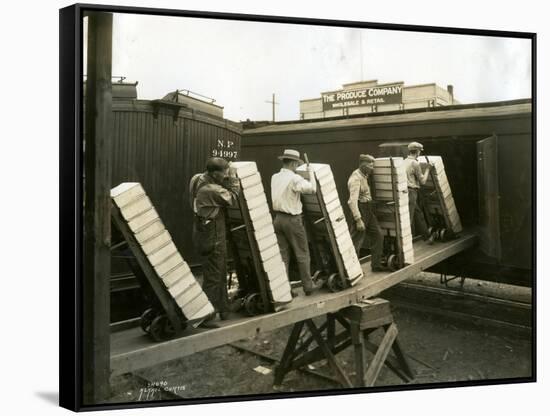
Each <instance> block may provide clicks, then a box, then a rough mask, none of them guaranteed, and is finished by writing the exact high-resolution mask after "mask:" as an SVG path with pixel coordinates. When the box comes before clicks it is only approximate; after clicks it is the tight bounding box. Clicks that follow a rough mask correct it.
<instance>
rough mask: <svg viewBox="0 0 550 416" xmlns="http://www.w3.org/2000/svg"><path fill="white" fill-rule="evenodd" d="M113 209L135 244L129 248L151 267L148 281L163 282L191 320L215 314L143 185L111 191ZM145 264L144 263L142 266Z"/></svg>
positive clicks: (148, 271) (131, 243) (124, 186)
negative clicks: (118, 214) (158, 280)
mask: <svg viewBox="0 0 550 416" xmlns="http://www.w3.org/2000/svg"><path fill="white" fill-rule="evenodd" d="M111 200H112V202H113V209H115V210H118V211H119V213H120V216H121V217H122V221H120V222H117V224H118V226H119V227H124V228H126V229H125V230H121V231H123V234H125V235H129V236H130V237H131V238H132V240H133V241H131V242H130V241H129V246H130V248H131V249H132V251H133V254H134V256H136V258H138V262H139V260H142V261H144V262H145V263H146V264H148V265H149V266H150V267H147V270H144V273H145V275H146V276H147V278H149V279H151V278H153V279H160V280H161V281H162V283H163V286H164V287H165V288H166V290H167V292H168V293H169V294H170V296H171V297H172V298H173V300H174V301H175V302H176V304H177V305H178V307H179V309H180V310H181V313H182V314H183V315H184V316H185V318H186V319H187V320H189V321H194V320H199V319H201V318H204V317H206V316H207V315H209V314H211V313H213V312H214V308H213V306H212V304H211V303H210V301H209V300H208V297H207V296H206V294H205V293H204V292H203V290H202V288H201V286H200V284H199V282H198V281H197V280H196V279H195V277H194V276H193V273H192V272H191V269H190V268H189V266H188V264H187V263H186V262H185V260H184V259H183V258H182V256H181V255H180V253H179V251H178V249H177V247H176V246H175V244H174V242H173V241H172V237H171V235H170V233H169V232H168V230H167V229H166V228H165V226H164V224H163V223H162V220H161V219H160V217H159V215H158V213H157V211H156V210H155V207H154V206H153V204H152V203H151V200H150V199H149V198H148V197H147V194H146V193H145V190H144V189H143V187H142V186H141V184H139V183H136V182H131V183H130V182H127V183H122V184H120V185H119V186H117V187H116V188H113V189H112V190H111ZM141 264H143V263H141Z"/></svg>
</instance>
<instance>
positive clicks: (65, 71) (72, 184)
mask: <svg viewBox="0 0 550 416" xmlns="http://www.w3.org/2000/svg"><path fill="white" fill-rule="evenodd" d="M101 12H103V13H131V14H144V15H156V16H178V17H191V18H208V19H212V20H216V19H224V20H232V21H243V20H246V21H254V22H265V23H290V24H300V25H314V26H333V27H351V28H369V29H386V30H398V31H404V32H426V33H440V34H456V35H460V34H465V35H480V36H495V37H510V38H522V39H529V40H530V41H531V56H532V62H531V67H532V95H531V97H532V98H531V102H532V115H531V131H532V141H531V144H532V153H531V172H532V182H531V190H532V211H531V213H532V219H533V221H532V224H533V226H532V228H531V232H532V244H533V245H532V256H531V257H532V258H531V260H532V263H531V265H532V273H533V280H532V286H531V288H532V292H531V293H532V299H533V307H532V311H531V322H532V328H533V332H532V338H531V341H532V342H531V345H532V351H531V354H532V361H531V364H532V366H531V376H530V377H520V378H510V379H494V380H492V379H486V380H470V381H456V382H441V383H436V384H414V385H399V386H382V387H370V388H353V389H334V390H322V391H307V392H284V393H283V392H278V393H272V394H253V395H244V396H230V397H208V398H204V397H197V398H192V399H181V400H169V401H166V400H165V401H151V402H131V403H116V404H109V403H95V404H85V403H84V398H83V394H84V393H83V390H84V383H83V373H84V370H83V366H84V361H83V360H84V354H85V352H84V344H85V342H87V341H85V340H84V338H83V331H84V328H83V320H84V319H85V299H83V291H84V290H85V287H84V285H85V284H92V283H90V282H85V281H84V280H83V276H84V252H85V238H84V227H85V221H86V213H85V210H84V208H83V201H84V197H85V195H84V191H85V189H84V184H83V177H84V175H85V158H84V146H83V137H84V116H85V115H84V91H83V84H82V82H81V80H82V79H83V74H84V68H83V59H82V53H83V51H82V49H83V26H82V22H83V16H84V15H85V14H86V13H101ZM59 32H60V44H59V50H60V74H59V82H60V91H59V93H60V111H59V123H60V147H59V156H60V165H59V169H60V182H59V185H60V201H59V204H60V257H59V264H60V283H59V288H60V289H59V291H60V304H59V308H60V323H59V324H60V339H59V345H60V356H59V357H60V385H59V391H60V396H59V401H60V405H61V406H62V407H65V408H68V409H71V410H75V411H88V410H107V409H121V408H141V407H156V406H171V405H182V404H200V403H213V402H230V401H248V400H268V399H276V398H292V397H314V396H325V395H334V394H338V395H341V394H362V393H368V392H378V391H398V390H420V389H431V388H448V387H463V386H482V385H494V384H507V383H525V382H534V381H536V380H537V374H536V363H537V350H536V333H537V331H536V293H537V291H536V286H537V285H536V261H535V253H536V228H535V225H534V224H535V219H536V191H535V190H536V137H537V131H536V121H537V100H536V79H537V74H536V34H535V33H527V32H510V31H494V30H480V29H464V28H448V27H437V26H416V25H401V24H387V23H374V22H355V21H337V20H325V19H310V18H295V17H293V18H291V17H283V16H262V15H246V14H229V13H214V12H199V11H185V10H171V9H153V8H141V7H125V6H105V5H91V4H76V5H73V6H69V7H66V8H63V9H61V10H60V20H59ZM106 197H107V198H108V196H106ZM109 221H110V220H109ZM96 306H97V305H96ZM98 377H100V378H101V375H100V376H98Z"/></svg>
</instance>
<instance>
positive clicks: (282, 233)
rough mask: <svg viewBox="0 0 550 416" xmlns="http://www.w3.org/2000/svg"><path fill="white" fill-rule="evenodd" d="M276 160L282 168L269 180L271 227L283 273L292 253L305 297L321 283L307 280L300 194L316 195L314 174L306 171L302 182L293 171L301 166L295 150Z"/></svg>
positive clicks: (306, 248) (309, 274)
mask: <svg viewBox="0 0 550 416" xmlns="http://www.w3.org/2000/svg"><path fill="white" fill-rule="evenodd" d="M278 158H279V159H280V160H282V161H283V167H282V169H281V171H280V172H278V173H276V174H274V175H273V176H272V178H271V198H272V203H273V210H274V211H275V220H274V221H273V227H274V228H275V234H276V235H277V241H278V242H279V248H280V250H281V256H282V258H283V261H284V263H285V266H286V269H287V272H288V268H289V263H290V254H291V251H292V253H294V257H295V258H296V262H297V265H298V271H299V274H300V280H301V281H302V287H303V289H304V293H305V294H306V295H308V296H309V295H311V294H312V293H313V292H314V291H315V290H317V289H319V288H320V287H321V285H322V283H321V284H317V283H314V282H313V280H312V278H311V265H310V256H309V246H308V241H307V235H306V230H305V227H304V222H303V218H302V201H301V199H300V195H301V194H315V193H316V192H317V184H316V180H315V174H314V172H313V169H312V168H308V173H309V180H306V179H304V178H303V177H302V176H300V175H298V174H297V173H296V168H298V166H300V165H302V164H303V163H304V162H303V160H302V159H300V152H298V151H297V150H292V149H286V150H285V151H284V153H283V155H282V156H278Z"/></svg>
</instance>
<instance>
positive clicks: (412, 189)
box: [405, 142, 434, 244]
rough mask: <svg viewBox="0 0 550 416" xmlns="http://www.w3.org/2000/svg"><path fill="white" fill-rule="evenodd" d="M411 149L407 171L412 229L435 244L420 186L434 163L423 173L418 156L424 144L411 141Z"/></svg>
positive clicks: (407, 159) (406, 162) (424, 181)
mask: <svg viewBox="0 0 550 416" xmlns="http://www.w3.org/2000/svg"><path fill="white" fill-rule="evenodd" d="M407 148H408V150H409V156H408V157H407V158H406V159H405V170H406V172H407V188H408V191H409V215H410V220H411V231H412V233H413V237H414V235H415V234H422V238H423V239H424V240H425V241H427V242H428V244H433V242H434V239H433V236H431V235H429V233H428V226H427V225H426V220H425V219H424V214H423V212H422V208H421V202H420V201H419V198H420V187H421V186H422V185H424V184H426V181H427V180H428V176H429V174H430V170H431V169H432V168H433V165H432V164H428V169H426V171H425V172H424V173H422V169H421V168H420V163H418V160H417V159H418V156H420V153H421V152H422V151H423V150H424V146H422V144H420V143H418V142H412V143H409V145H408V146H407Z"/></svg>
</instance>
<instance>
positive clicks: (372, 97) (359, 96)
mask: <svg viewBox="0 0 550 416" xmlns="http://www.w3.org/2000/svg"><path fill="white" fill-rule="evenodd" d="M321 97H322V100H323V111H329V110H337V109H341V108H347V107H361V106H367V105H380V104H400V103H401V102H402V101H403V84H395V85H381V86H376V87H369V88H360V89H354V90H340V91H334V92H327V93H322V94H321Z"/></svg>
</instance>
